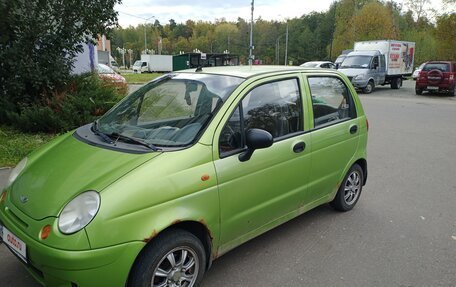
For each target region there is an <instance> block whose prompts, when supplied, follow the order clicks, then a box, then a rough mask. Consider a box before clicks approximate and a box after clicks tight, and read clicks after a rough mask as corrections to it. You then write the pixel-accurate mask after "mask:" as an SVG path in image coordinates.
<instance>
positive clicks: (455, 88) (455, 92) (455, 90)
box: [450, 84, 456, 97]
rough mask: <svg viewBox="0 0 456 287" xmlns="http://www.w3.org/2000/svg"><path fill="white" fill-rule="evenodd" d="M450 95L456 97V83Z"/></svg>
mask: <svg viewBox="0 0 456 287" xmlns="http://www.w3.org/2000/svg"><path fill="white" fill-rule="evenodd" d="M450 96H453V97H456V84H455V85H454V88H453V92H450Z"/></svg>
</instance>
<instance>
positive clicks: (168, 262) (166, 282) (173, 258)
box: [151, 246, 199, 287]
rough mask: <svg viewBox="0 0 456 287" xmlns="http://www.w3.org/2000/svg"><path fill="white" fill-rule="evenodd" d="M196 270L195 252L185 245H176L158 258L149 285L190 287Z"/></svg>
mask: <svg viewBox="0 0 456 287" xmlns="http://www.w3.org/2000/svg"><path fill="white" fill-rule="evenodd" d="M198 272H199V259H198V256H197V255H196V252H195V251H194V250H193V249H191V248H190V247H187V246H180V247H176V248H174V249H173V250H171V251H170V252H168V253H167V254H166V255H165V256H163V257H162V258H161V259H160V263H159V264H158V266H157V267H156V268H155V270H154V273H153V275H152V282H151V287H192V286H194V285H195V282H196V279H197V277H198Z"/></svg>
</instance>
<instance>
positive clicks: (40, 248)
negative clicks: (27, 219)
mask: <svg viewBox="0 0 456 287" xmlns="http://www.w3.org/2000/svg"><path fill="white" fill-rule="evenodd" d="M7 210H8V209H7V207H5V204H0V225H2V226H4V227H6V228H7V229H8V230H9V231H10V232H12V233H13V234H14V235H15V236H17V237H18V238H19V239H21V240H22V241H23V242H24V243H25V244H26V246H27V261H28V262H27V263H25V262H23V263H24V265H25V267H26V268H27V270H28V271H29V272H30V274H31V275H32V276H33V277H34V278H35V279H36V280H37V281H38V282H39V283H40V284H41V285H44V286H51V287H52V286H69V287H70V286H78V287H84V286H87V287H92V286H119V287H121V286H122V287H123V286H125V283H126V280H127V278H128V274H129V272H130V269H131V266H132V265H133V263H134V261H135V258H136V257H137V255H138V254H139V252H140V251H141V249H142V248H143V247H144V243H143V242H129V243H124V244H119V245H115V246H109V247H105V248H100V249H89V250H78V251H73V250H65V249H61V248H53V247H50V246H47V245H45V244H43V243H42V242H40V241H39V240H38V239H35V238H33V237H32V236H30V235H29V234H27V233H26V232H24V231H23V228H22V227H20V226H18V225H17V224H16V223H15V222H14V218H11V216H10V215H8V214H7V213H8V212H7ZM4 246H5V247H6V244H4ZM67 248H68V249H71V245H69V246H67ZM18 260H19V259H18ZM21 262H22V261H21Z"/></svg>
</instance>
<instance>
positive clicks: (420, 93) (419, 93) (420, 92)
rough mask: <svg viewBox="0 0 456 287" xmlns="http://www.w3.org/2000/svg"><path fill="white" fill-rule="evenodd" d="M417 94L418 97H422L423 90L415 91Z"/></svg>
mask: <svg viewBox="0 0 456 287" xmlns="http://www.w3.org/2000/svg"><path fill="white" fill-rule="evenodd" d="M415 94H417V95H422V94H423V90H421V89H415Z"/></svg>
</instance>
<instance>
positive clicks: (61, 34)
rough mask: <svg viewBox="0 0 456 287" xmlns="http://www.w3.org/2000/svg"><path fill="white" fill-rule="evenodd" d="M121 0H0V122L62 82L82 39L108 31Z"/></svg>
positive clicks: (38, 102)
mask: <svg viewBox="0 0 456 287" xmlns="http://www.w3.org/2000/svg"><path fill="white" fill-rule="evenodd" d="M120 2H121V0H66V1H61V0H48V1H40V0H15V1H9V0H0V15H2V16H1V17H0V65H1V67H0V122H8V118H9V117H8V115H7V114H8V113H20V111H21V108H23V107H24V106H30V105H34V104H43V101H44V99H43V98H44V97H45V95H50V94H52V91H54V90H56V89H58V88H61V87H62V86H64V85H65V83H66V80H67V79H68V77H69V74H70V70H71V68H72V65H73V63H74V57H75V56H76V55H77V53H79V52H82V45H81V43H83V42H90V41H93V39H96V38H97V35H98V34H109V32H110V30H111V28H112V27H114V26H115V25H116V23H117V12H115V11H114V5H115V4H116V3H120Z"/></svg>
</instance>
